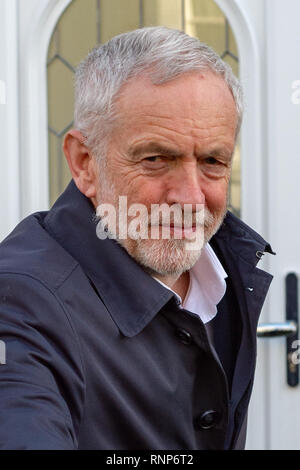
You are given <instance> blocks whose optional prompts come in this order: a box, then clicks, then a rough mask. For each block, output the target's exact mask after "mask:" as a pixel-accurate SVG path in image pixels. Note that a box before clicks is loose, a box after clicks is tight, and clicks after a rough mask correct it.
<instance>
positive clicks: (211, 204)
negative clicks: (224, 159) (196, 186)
mask: <svg viewBox="0 0 300 470" xmlns="http://www.w3.org/2000/svg"><path fill="white" fill-rule="evenodd" d="M227 193H228V184H222V185H214V186H213V187H211V188H209V189H207V190H206V191H205V201H206V204H207V207H208V209H209V210H211V211H212V212H218V211H219V210H223V209H224V208H225V207H226V204H227Z"/></svg>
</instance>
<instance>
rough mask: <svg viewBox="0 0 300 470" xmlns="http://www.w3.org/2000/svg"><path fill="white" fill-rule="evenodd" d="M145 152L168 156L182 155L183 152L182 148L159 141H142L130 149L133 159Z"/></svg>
mask: <svg viewBox="0 0 300 470" xmlns="http://www.w3.org/2000/svg"><path fill="white" fill-rule="evenodd" d="M144 154H155V155H165V156H167V157H180V156H182V152H181V151H180V150H178V149H175V148H172V147H168V146H166V145H163V144H159V143H157V142H147V143H142V144H139V145H136V146H134V147H133V148H131V149H129V155H130V156H131V157H132V158H133V159H137V158H138V157H140V156H141V155H144Z"/></svg>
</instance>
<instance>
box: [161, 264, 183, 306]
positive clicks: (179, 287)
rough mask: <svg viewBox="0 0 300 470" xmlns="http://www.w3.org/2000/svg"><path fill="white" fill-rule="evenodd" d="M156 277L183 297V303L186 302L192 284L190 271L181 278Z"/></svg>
mask: <svg viewBox="0 0 300 470" xmlns="http://www.w3.org/2000/svg"><path fill="white" fill-rule="evenodd" d="M155 277H156V278H157V279H159V280H160V281H161V282H163V283H164V284H166V286H168V287H170V289H172V290H173V291H174V292H176V294H178V295H179V296H180V297H181V299H182V302H183V301H184V299H185V296H186V294H187V291H188V288H189V284H190V274H189V272H188V271H186V272H184V273H182V274H181V276H179V277H178V276H176V277H174V276H163V275H161V274H155Z"/></svg>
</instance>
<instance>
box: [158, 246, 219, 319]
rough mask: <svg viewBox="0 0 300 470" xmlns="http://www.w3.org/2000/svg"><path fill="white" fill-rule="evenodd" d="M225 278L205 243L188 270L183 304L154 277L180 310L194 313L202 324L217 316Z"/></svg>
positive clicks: (209, 247)
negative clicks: (188, 277) (169, 293)
mask: <svg viewBox="0 0 300 470" xmlns="http://www.w3.org/2000/svg"><path fill="white" fill-rule="evenodd" d="M226 277H227V273H226V271H225V270H224V268H223V266H222V264H221V263H220V261H219V259H218V257H217V255H216V254H215V252H214V251H213V249H212V247H211V246H210V244H209V243H207V244H206V245H205V246H204V247H203V249H202V252H201V255H200V258H199V259H198V261H197V262H196V264H195V265H194V266H193V268H192V269H191V270H190V284H189V288H188V291H187V294H186V296H185V299H184V302H182V299H181V297H180V296H179V295H178V294H176V293H175V292H174V291H173V290H172V289H170V288H169V287H168V286H166V285H165V284H164V283H162V282H161V281H160V280H159V279H157V278H155V277H154V279H156V281H158V282H160V284H162V285H163V286H164V287H165V288H167V289H169V290H171V292H173V293H174V295H175V296H176V298H177V302H178V304H179V305H180V306H181V307H182V308H185V309H186V310H189V311H190V312H193V313H195V314H196V315H198V316H199V317H200V318H201V320H202V321H203V322H204V323H207V322H209V321H210V320H212V319H213V318H214V316H215V315H216V314H217V305H218V303H219V302H220V301H221V299H222V298H223V296H224V295H225V292H226V282H225V279H226Z"/></svg>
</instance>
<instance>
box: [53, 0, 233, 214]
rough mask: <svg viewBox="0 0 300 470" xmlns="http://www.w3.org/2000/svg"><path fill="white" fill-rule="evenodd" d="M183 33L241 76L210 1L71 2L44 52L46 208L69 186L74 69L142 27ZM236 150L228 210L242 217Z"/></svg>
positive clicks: (227, 31)
mask: <svg viewBox="0 0 300 470" xmlns="http://www.w3.org/2000/svg"><path fill="white" fill-rule="evenodd" d="M150 25H164V26H169V27H171V28H177V29H183V30H185V31H186V32H187V33H188V34H190V35H191V36H195V37H198V38H199V39H200V40H201V41H203V42H205V43H207V44H209V45H210V46H211V47H213V49H214V50H215V51H216V52H217V53H218V54H220V55H221V57H222V58H223V59H224V60H225V61H226V62H228V63H229V64H230V65H231V67H232V68H233V71H234V73H235V74H236V75H237V76H238V74H239V60H238V51H237V45H236V42H235V39H234V36H233V33H232V30H231V28H230V25H229V23H228V20H227V19H226V18H225V16H224V14H223V13H222V11H221V10H220V8H219V7H218V6H217V5H216V4H215V2H214V1H213V0H172V1H170V0H73V1H72V2H71V3H70V5H69V7H68V8H67V9H66V10H65V12H64V13H63V15H62V16H61V18H60V19H59V21H58V23H57V25H56V28H55V31H54V33H53V36H52V39H51V43H50V45H49V51H48V63H47V68H48V115H49V116H48V120H49V121H48V122H49V172H50V195H49V199H50V203H51V204H52V203H53V202H54V201H55V200H56V199H57V197H58V196H59V195H60V194H61V192H62V191H63V190H64V188H65V187H66V185H67V184H68V182H69V181H70V178H71V176H70V172H69V169H68V166H67V163H66V160H65V158H64V155H63V152H62V141H63V137H64V135H65V133H66V132H67V131H68V129H70V128H71V127H72V125H73V78H74V72H75V68H76V66H77V65H78V64H79V62H80V61H81V60H82V59H83V58H84V57H85V56H86V55H87V53H88V52H89V51H90V50H91V49H92V48H93V47H95V46H96V45H97V44H101V43H104V42H106V41H108V40H109V39H110V38H111V37H113V36H115V35H116V34H120V33H122V32H125V31H129V30H132V29H136V28H138V27H142V26H150ZM239 149H240V147H239V145H237V148H236V151H235V156H234V163H233V169H232V178H231V185H230V191H229V208H230V209H231V210H232V211H233V212H234V213H236V214H237V215H240V193H241V181H240V174H241V172H240V150H239Z"/></svg>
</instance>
